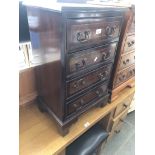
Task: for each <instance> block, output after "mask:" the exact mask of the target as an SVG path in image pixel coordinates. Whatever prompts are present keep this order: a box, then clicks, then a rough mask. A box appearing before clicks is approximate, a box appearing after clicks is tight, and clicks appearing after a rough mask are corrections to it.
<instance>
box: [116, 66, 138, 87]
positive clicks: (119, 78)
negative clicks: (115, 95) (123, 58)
mask: <svg viewBox="0 0 155 155" xmlns="http://www.w3.org/2000/svg"><path fill="white" fill-rule="evenodd" d="M134 76H135V66H134V65H133V66H131V67H129V68H127V69H125V70H122V71H119V72H118V73H117V74H116V77H115V80H114V87H117V86H118V85H120V84H122V83H123V82H125V81H127V80H128V79H130V78H132V77H134Z"/></svg>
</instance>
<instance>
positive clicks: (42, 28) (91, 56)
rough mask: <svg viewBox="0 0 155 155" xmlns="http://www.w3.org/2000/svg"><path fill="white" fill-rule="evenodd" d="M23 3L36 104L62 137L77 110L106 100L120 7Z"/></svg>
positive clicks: (122, 13)
mask: <svg viewBox="0 0 155 155" xmlns="http://www.w3.org/2000/svg"><path fill="white" fill-rule="evenodd" d="M26 5H27V13H28V23H29V30H30V37H31V42H32V48H33V52H34V53H35V54H38V55H39V58H36V59H37V60H39V61H40V62H41V63H42V65H40V66H39V67H37V68H36V79H37V83H38V93H39V97H38V103H39V104H38V106H39V108H40V110H41V111H47V112H48V113H49V114H50V115H51V116H53V118H54V120H55V121H56V123H57V125H58V129H59V131H60V133H61V134H62V135H66V134H67V133H68V127H69V126H70V124H72V123H73V122H74V121H76V120H77V118H78V116H79V115H80V114H82V113H83V112H85V111H86V110H87V109H89V108H91V107H93V106H104V105H105V104H107V102H108V99H109V93H108V84H109V78H110V76H111V70H112V67H113V62H114V58H115V52H116V49H117V42H118V41H119V35H120V31H121V26H122V23H123V18H124V12H125V10H126V8H112V7H99V6H95V5H94V6H93V5H88V6H89V7H88V6H87V5H86V4H85V5H81V7H79V5H74V6H73V5H71V6H72V7H71V6H63V5H60V4H57V5H56V6H57V7H58V6H59V7H58V8H59V10H57V9H53V8H52V6H51V7H50V6H48V5H46V7H43V5H44V6H45V3H44V4H43V5H41V4H37V5H36V4H32V3H31V4H26ZM51 5H52V4H51ZM47 6H48V7H47ZM77 6H78V7H77ZM57 7H55V8H57ZM60 8H61V9H60ZM37 63H39V62H38V61H37Z"/></svg>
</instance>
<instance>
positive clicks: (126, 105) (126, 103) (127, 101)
mask: <svg viewBox="0 0 155 155" xmlns="http://www.w3.org/2000/svg"><path fill="white" fill-rule="evenodd" d="M132 98H133V95H131V96H129V97H128V98H126V99H125V100H124V101H123V102H121V103H120V104H119V105H118V106H117V107H116V109H115V112H114V115H113V117H114V118H115V117H117V116H118V115H119V114H121V113H122V112H123V111H125V110H126V109H128V108H129V107H130V104H131V100H132Z"/></svg>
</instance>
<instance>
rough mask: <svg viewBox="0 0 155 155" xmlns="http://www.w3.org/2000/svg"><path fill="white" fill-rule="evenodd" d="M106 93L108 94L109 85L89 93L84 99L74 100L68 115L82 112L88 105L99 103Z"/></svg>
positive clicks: (68, 107) (68, 109)
mask: <svg viewBox="0 0 155 155" xmlns="http://www.w3.org/2000/svg"><path fill="white" fill-rule="evenodd" d="M106 92H107V83H105V84H103V85H101V86H99V87H97V88H95V89H93V90H91V91H89V92H88V93H86V94H85V95H83V96H82V97H79V98H78V99H76V100H74V101H73V102H72V103H69V104H68V106H67V114H71V113H74V112H76V111H78V110H80V109H81V108H82V107H84V106H86V105H87V104H90V103H91V102H95V101H97V100H98V99H100V98H101V97H103V96H104V95H105V93H106Z"/></svg>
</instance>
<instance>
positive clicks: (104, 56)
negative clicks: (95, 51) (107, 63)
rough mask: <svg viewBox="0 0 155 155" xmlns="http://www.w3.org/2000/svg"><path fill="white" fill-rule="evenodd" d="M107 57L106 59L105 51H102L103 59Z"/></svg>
mask: <svg viewBox="0 0 155 155" xmlns="http://www.w3.org/2000/svg"><path fill="white" fill-rule="evenodd" d="M105 59H106V53H105V52H103V53H102V60H105Z"/></svg>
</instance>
